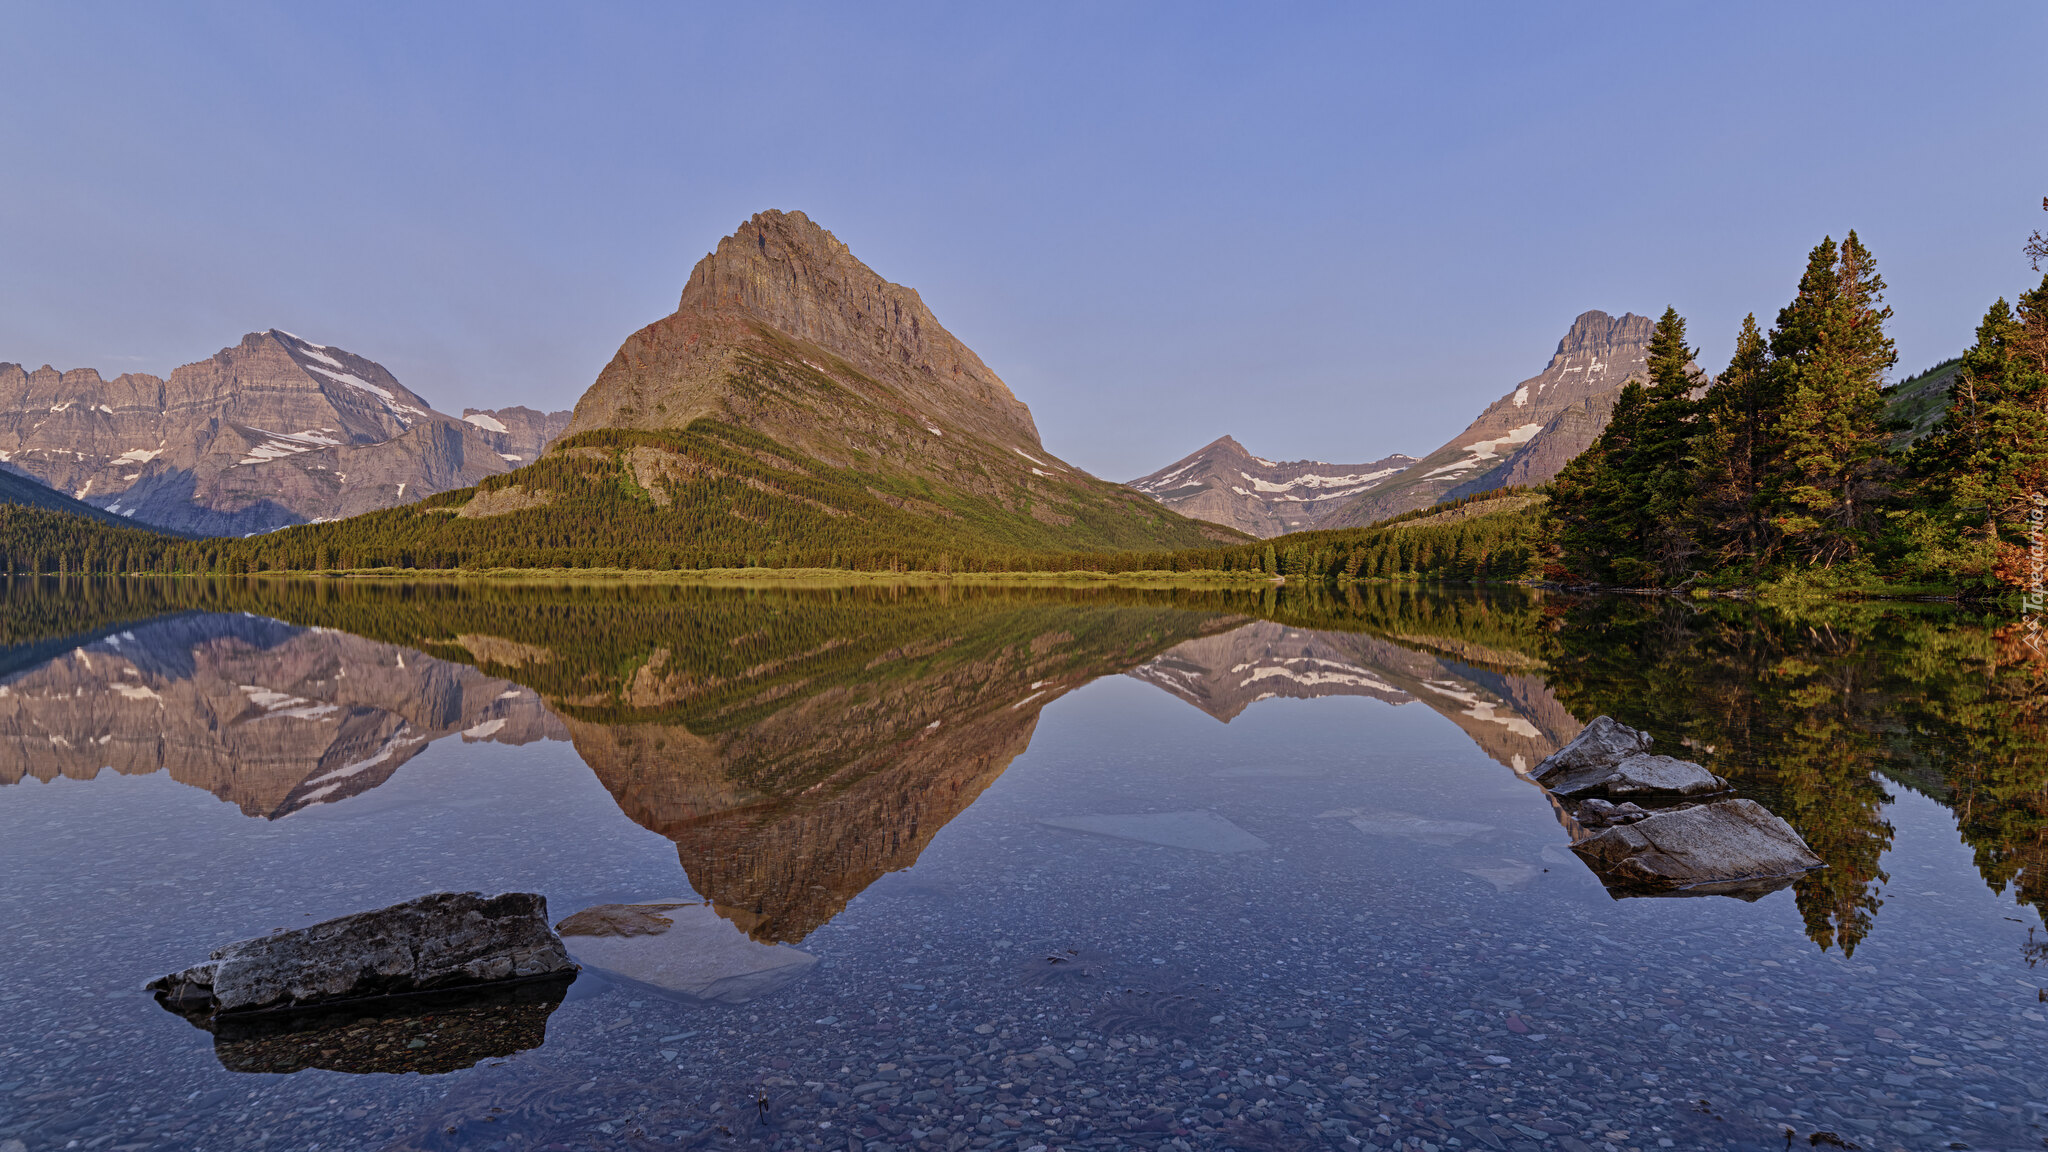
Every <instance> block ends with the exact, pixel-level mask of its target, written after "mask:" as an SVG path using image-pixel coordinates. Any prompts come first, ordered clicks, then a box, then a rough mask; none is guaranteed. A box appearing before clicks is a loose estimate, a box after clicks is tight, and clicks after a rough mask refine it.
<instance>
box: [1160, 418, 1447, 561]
mask: <svg viewBox="0 0 2048 1152" xmlns="http://www.w3.org/2000/svg"><path fill="white" fill-rule="evenodd" d="M1414 463H1415V457H1413V456H1404V455H1401V454H1399V453H1396V454H1394V455H1392V456H1388V457H1385V458H1383V459H1379V460H1375V461H1373V462H1372V463H1370V464H1331V463H1328V462H1325V461H1321V460H1289V461H1284V462H1279V461H1273V460H1267V459H1265V458H1264V457H1262V456H1254V455H1252V454H1251V453H1250V452H1248V451H1246V450H1245V447H1244V445H1242V444H1240V443H1238V442H1237V441H1236V440H1235V439H1233V438H1231V437H1229V436H1222V437H1219V438H1217V439H1216V440H1214V441H1212V442H1210V443H1209V444H1207V445H1205V446H1203V447H1202V448H1201V449H1200V450H1199V451H1196V452H1194V453H1192V454H1191V455H1188V456H1185V457H1182V458H1181V459H1179V460H1176V461H1174V462H1173V463H1171V464H1169V465H1167V466H1166V467H1164V468H1161V469H1160V470H1158V471H1157V472H1153V473H1151V474H1150V475H1146V476H1140V477H1139V478H1138V479H1136V480H1133V481H1131V482H1130V486H1131V487H1133V488H1135V489H1137V490H1138V491H1140V492H1143V493H1144V494H1145V495H1147V496H1150V497H1152V498H1153V499H1154V500H1157V501H1159V502H1160V503H1161V504H1164V505H1166V506H1167V507H1169V508H1171V509H1173V510H1174V511H1176V512H1179V513H1180V514H1181V515H1183V516H1192V517H1194V518H1195V519H1197V520H1207V521H1209V522H1211V523H1214V524H1222V525H1226V526H1228V527H1231V528H1236V529H1238V530H1239V531H1241V532H1249V533H1251V534H1252V535H1254V536H1259V537H1269V536H1278V535H1281V534H1283V533H1287V532H1299V531H1303V530H1305V529H1309V528H1318V527H1321V526H1322V523H1321V521H1322V519H1323V518H1324V517H1325V516H1326V515H1328V514H1329V513H1330V512H1332V511H1334V510H1335V509H1337V508H1340V507H1342V506H1343V505H1344V504H1345V503H1347V502H1348V501H1350V500H1351V499H1353V498H1355V497H1357V496H1360V495H1362V494H1364V493H1366V492H1370V491H1372V490H1373V489H1374V488H1376V487H1378V486H1379V485H1380V484H1381V483H1383V482H1384V481H1385V480H1386V479H1387V478H1388V477H1391V476H1395V475H1398V474H1399V473H1401V472H1402V471H1404V470H1406V469H1407V468H1408V467H1410V466H1411V465H1413V464H1414Z"/></svg>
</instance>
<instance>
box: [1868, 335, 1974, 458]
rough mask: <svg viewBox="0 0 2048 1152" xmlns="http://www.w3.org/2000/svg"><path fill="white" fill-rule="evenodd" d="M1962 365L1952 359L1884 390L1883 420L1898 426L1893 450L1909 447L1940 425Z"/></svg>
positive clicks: (1957, 359) (1961, 361)
mask: <svg viewBox="0 0 2048 1152" xmlns="http://www.w3.org/2000/svg"><path fill="white" fill-rule="evenodd" d="M1962 365H1963V360H1962V357H1960V356H1957V357H1952V358H1950V359H1947V360H1943V361H1942V362H1941V363H1939V364H1936V365H1935V366H1934V367H1932V368H1929V369H1928V370H1927V371H1925V372H1920V373H1916V374H1914V375H1912V376H1908V377H1906V378H1905V379H1904V380H1901V381H1899V382H1898V383H1897V384H1894V385H1892V386H1891V387H1889V388H1886V389H1885V390H1884V397H1885V417H1886V418H1887V419H1889V420H1892V421H1895V422H1897V423H1898V424H1899V425H1901V428H1900V431H1899V435H1898V437H1897V439H1895V440H1894V441H1893V444H1892V446H1893V447H1894V448H1904V447H1905V446H1907V445H1909V444H1912V443H1913V442H1914V441H1916V440H1918V439H1920V438H1921V437H1922V436H1925V435H1927V434H1928V433H1929V432H1932V431H1934V426H1935V425H1936V424H1939V423H1941V418H1942V417H1943V416H1945V415H1947V414H1948V405H1949V396H1950V394H1951V393H1952V392H1953V390H1954V385H1955V382H1956V374H1957V373H1958V372H1960V371H1961V370H1962Z"/></svg>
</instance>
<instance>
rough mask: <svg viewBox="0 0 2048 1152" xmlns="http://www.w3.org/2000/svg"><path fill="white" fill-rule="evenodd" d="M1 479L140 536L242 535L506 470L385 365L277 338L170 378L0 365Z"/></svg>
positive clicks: (382, 504)
mask: <svg viewBox="0 0 2048 1152" xmlns="http://www.w3.org/2000/svg"><path fill="white" fill-rule="evenodd" d="M0 467H6V468H8V469H11V470H13V471H15V472H17V473H19V474H22V475H26V476H29V477H33V478H34V479H36V480H40V481H42V482H43V483H44V484H47V485H49V486H50V487H51V488H54V489H56V490H58V491H60V492H65V493H68V494H70V495H71V496H72V497H74V498H75V499H78V500H82V501H84V502H86V503H88V504H91V505H93V506H94V507H97V508H102V509H105V510H107V511H109V512H112V513H116V514H118V515H121V516H125V517H129V518H131V519H133V520H135V521H137V522H138V523H141V524H145V525H150V526H154V527H160V528H169V529H173V530H176V531H182V532H191V533H194V534H198V535H246V534H248V533H252V532H266V531H270V530H272V529H275V528H281V527H284V526H286V525H289V524H300V523H305V522H306V521H309V520H325V519H336V518H339V517H343V516H352V515H355V514H357V513H360V512H367V511H371V510H374V509H377V508H388V507H391V506H392V505H394V504H401V503H406V502H409V501H411V500H416V499H418V498H420V497H422V496H426V495H429V494H431V493H434V492H440V491H445V490H447V489H450V488H460V487H466V486H468V485H471V484H474V483H476V482H477V481H478V480H480V479H482V478H483V477H485V476H489V475H495V474H497V473H500V472H504V471H506V470H507V469H508V468H509V467H510V465H509V464H508V463H507V462H506V460H505V459H504V458H503V457H502V456H501V455H500V454H499V452H498V451H496V450H495V449H494V448H493V447H492V445H491V443H490V441H489V440H488V439H487V438H486V435H485V433H484V432H483V431H481V430H480V429H479V428H478V427H477V426H475V425H473V424H469V423H465V422H463V421H461V420H457V419H456V418H454V417H452V416H448V415H446V414H444V413H440V412H436V411H434V410H433V409H432V407H431V406H429V405H428V403H427V401H426V400H424V399H422V398H421V397H420V396H418V395H417V394H415V393H413V392H412V391H410V390H409V389H407V388H406V387H405V386H404V385H402V384H400V383H399V382H398V381H397V380H396V379H394V378H393V377H392V375H391V373H390V372H388V371H386V370H385V369H384V367H383V366H382V365H380V364H378V363H376V362H375V361H372V360H367V359H364V358H363V357H361V356H357V355H355V354H354V353H351V352H347V351H344V350H342V349H340V348H335V347H332V346H329V345H325V344H315V343H313V342H311V341H309V340H305V339H301V338H300V337H297V336H294V335H291V334H290V333H287V332H281V331H278V330H276V329H272V330H270V331H268V332H258V333H252V334H251V335H249V336H246V337H244V338H243V339H242V342H241V343H240V344H238V345H236V346H234V347H232V348H226V349H223V350H222V351H221V352H219V353H218V354H216V355H215V356H213V357H211V358H209V359H206V360H201V361H199V362H197V363H194V364H187V365H184V366H183V367H181V368H179V369H177V370H176V371H174V372H172V373H171V376H170V379H169V380H160V379H158V378H157V377H154V376H147V375H139V374H129V375H123V376H118V377H116V378H114V379H113V380H106V379H103V378H101V376H100V374H99V373H98V372H96V371H93V370H92V369H89V368H87V369H76V370H73V371H69V372H59V371H57V370H56V369H54V368H50V367H47V366H45V367H43V368H39V369H37V370H35V371H33V372H29V371H25V370H23V368H22V367H21V366H20V365H18V364H0Z"/></svg>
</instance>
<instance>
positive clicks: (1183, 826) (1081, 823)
mask: <svg viewBox="0 0 2048 1152" xmlns="http://www.w3.org/2000/svg"><path fill="white" fill-rule="evenodd" d="M1039 823H1040V824H1043V825H1045V826H1047V827H1049V828H1064V829H1067V830H1068V831H1070V832H1093V833H1095V834H1096V835H1098V836H1114V837H1116V838H1117V839H1119V840H1137V841H1139V842H1141V843H1145V844H1161V845H1164V846H1166V847H1168V848H1192V849H1194V850H1195V851H1197V852H1216V853H1219V854H1225V855H1227V854H1229V853H1233V852H1253V851H1257V850H1258V849H1260V848H1264V847H1266V846H1267V845H1266V842H1265V841H1264V840H1261V839H1259V838H1258V837H1257V836H1254V835H1252V834H1251V833H1249V832H1247V831H1245V830H1244V829H1242V828H1239V827H1238V826H1237V825H1235V824H1232V823H1231V822H1230V821H1228V820H1225V819H1224V818H1223V817H1221V816H1218V815H1217V814H1215V813H1214V812H1141V813H1138V814H1135V815H1131V816H1057V817H1053V818H1051V819H1046V820H1040V821H1039Z"/></svg>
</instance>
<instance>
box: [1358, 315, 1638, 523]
mask: <svg viewBox="0 0 2048 1152" xmlns="http://www.w3.org/2000/svg"><path fill="white" fill-rule="evenodd" d="M1652 327H1653V324H1652V322H1651V320H1650V319H1649V317H1647V316H1638V315H1636V314H1635V313H1633V312H1630V313H1627V314H1625V315H1622V316H1618V317H1617V316H1609V315H1608V314H1607V313H1605V312H1597V311H1596V312H1585V313H1582V314H1580V316H1579V317H1578V319H1576V320H1573V321H1572V326H1571V329H1570V330H1569V331H1567V332H1566V333H1565V334H1564V339H1562V340H1559V341H1558V342H1557V351H1555V352H1553V353H1552V354H1551V356H1550V363H1549V364H1548V365H1547V366H1545V367H1544V369H1543V371H1541V372H1539V373H1537V374H1536V375H1534V376H1531V377H1530V378H1528V379H1527V380H1524V381H1522V382H1521V383H1520V384H1517V385H1515V386H1514V387H1513V388H1512V389H1510V390H1509V391H1508V394H1507V395H1505V396H1503V397H1501V398H1500V399H1498V400H1496V401H1494V402H1493V403H1492V404H1490V405H1488V406H1487V409H1486V411H1484V412H1481V413H1480V414H1479V418H1478V419H1476V420H1474V421H1472V423H1471V424H1470V425H1469V426H1468V427H1467V428H1466V429H1465V430H1464V431H1463V432H1460V433H1458V434H1457V436H1455V437H1453V438H1452V439H1451V441H1450V443H1448V444H1445V445H1444V446H1443V447H1441V448H1439V449H1437V450H1436V451H1434V452H1431V453H1430V454H1429V455H1427V456H1425V457H1423V458H1422V459H1421V460H1420V461H1419V462H1417V463H1416V464H1414V465H1412V466H1410V467H1409V468H1408V469H1407V470H1406V471H1404V472H1402V473H1400V474H1399V475H1397V476H1393V477H1390V478H1388V479H1387V480H1384V481H1382V482H1381V483H1380V484H1378V485H1377V486H1376V487H1374V488H1373V489H1371V490H1370V491H1368V492H1365V493H1363V494H1361V495H1359V496H1357V497H1355V498H1354V499H1353V500H1352V501H1351V502H1350V503H1349V504H1347V505H1345V506H1344V507H1342V508H1338V509H1335V510H1333V511H1332V512H1330V513H1329V514H1328V516H1327V517H1326V519H1325V521H1324V523H1322V524H1321V525H1320V527H1324V528H1346V527H1362V526H1364V525H1367V524H1371V523H1374V522H1376V521H1379V520H1384V519H1386V518H1387V517H1389V516H1396V515H1399V514H1400V513H1403V512H1412V511H1414V510H1415V509H1417V508H1427V507H1429V506H1430V505H1431V504H1434V503H1436V502H1437V501H1439V500H1443V499H1450V498H1455V497H1459V496H1469V495H1471V494H1473V493H1475V492H1490V491H1492V490H1493V489H1495V488H1502V487H1507V486H1509V485H1535V484H1542V483H1545V482H1547V481H1548V480H1550V478H1551V477H1553V476H1556V475H1557V474H1558V472H1559V471H1560V470H1562V469H1563V468H1564V466H1565V464H1567V463H1568V462H1570V460H1571V458H1572V457H1574V456H1577V455H1578V454H1579V453H1581V452H1583V451H1585V450H1586V448H1587V446H1588V445H1590V444H1592V443H1593V441H1594V439H1595V438H1597V437H1598V436H1599V435H1600V432H1601V430H1602V429H1604V428H1606V427H1607V418H1608V416H1609V415H1610V414H1612V413H1613V411H1614V398H1615V396H1616V395H1617V394H1619V393H1620V391H1621V388H1622V385H1624V384H1626V383H1628V381H1629V379H1630V378H1631V377H1635V378H1637V379H1645V378H1647V369H1646V363H1647V359H1646V358H1647V356H1648V354H1649V346H1650V329H1651V328H1652Z"/></svg>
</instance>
